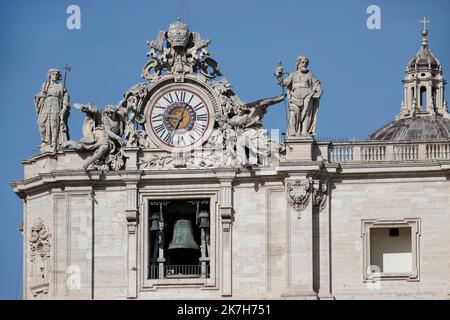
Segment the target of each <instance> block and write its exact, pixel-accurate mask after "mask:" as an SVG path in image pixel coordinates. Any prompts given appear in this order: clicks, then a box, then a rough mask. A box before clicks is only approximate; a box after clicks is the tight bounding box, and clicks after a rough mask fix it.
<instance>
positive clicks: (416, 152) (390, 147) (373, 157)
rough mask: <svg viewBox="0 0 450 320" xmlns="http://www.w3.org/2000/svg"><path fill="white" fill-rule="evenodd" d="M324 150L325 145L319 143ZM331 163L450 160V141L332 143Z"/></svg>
mask: <svg viewBox="0 0 450 320" xmlns="http://www.w3.org/2000/svg"><path fill="white" fill-rule="evenodd" d="M318 145H319V148H320V149H322V150H323V149H324V148H323V147H324V143H323V142H319V143H318ZM327 147H328V148H327V151H328V152H327V153H328V161H329V162H378V161H426V160H450V141H448V140H447V141H442V142H439V141H435V142H375V141H362V142H360V141H355V142H330V143H328V144H327Z"/></svg>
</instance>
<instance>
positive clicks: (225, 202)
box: [218, 170, 236, 297]
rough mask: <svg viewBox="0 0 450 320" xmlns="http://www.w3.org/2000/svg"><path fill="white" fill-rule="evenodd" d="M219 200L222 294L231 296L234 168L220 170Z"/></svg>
mask: <svg viewBox="0 0 450 320" xmlns="http://www.w3.org/2000/svg"><path fill="white" fill-rule="evenodd" d="M218 175H219V177H218V178H219V181H220V200H219V213H220V221H221V247H220V251H221V260H222V276H221V286H222V296H223V297H230V296H232V269H233V268H232V254H233V251H232V248H233V242H232V240H233V238H232V227H233V218H234V217H233V215H234V209H233V185H232V184H233V179H234V177H235V175H236V171H235V170H230V171H228V170H227V171H226V172H220V173H219V174H218Z"/></svg>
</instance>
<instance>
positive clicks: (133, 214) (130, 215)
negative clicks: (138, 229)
mask: <svg viewBox="0 0 450 320" xmlns="http://www.w3.org/2000/svg"><path fill="white" fill-rule="evenodd" d="M125 216H126V218H127V222H128V223H129V224H133V223H137V220H138V217H139V210H136V209H126V210H125Z"/></svg>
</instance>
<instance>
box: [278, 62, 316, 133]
mask: <svg viewBox="0 0 450 320" xmlns="http://www.w3.org/2000/svg"><path fill="white" fill-rule="evenodd" d="M308 64H309V60H308V58H307V57H305V56H299V57H298V58H297V63H296V69H297V70H296V71H295V72H292V73H290V74H289V75H288V77H287V78H286V79H284V78H283V68H282V67H281V66H280V67H278V68H277V70H276V73H275V75H276V77H277V83H278V84H279V85H281V86H283V87H286V88H287V93H288V100H289V110H288V137H291V138H293V137H294V138H295V137H300V136H312V135H314V134H315V131H316V122H317V110H318V108H319V100H320V97H321V96H322V93H323V92H322V88H321V85H320V81H319V80H317V79H316V78H315V77H314V75H313V74H312V73H311V72H309V70H308Z"/></svg>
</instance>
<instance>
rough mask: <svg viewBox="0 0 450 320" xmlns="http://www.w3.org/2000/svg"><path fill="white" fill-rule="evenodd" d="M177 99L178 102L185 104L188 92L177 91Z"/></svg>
mask: <svg viewBox="0 0 450 320" xmlns="http://www.w3.org/2000/svg"><path fill="white" fill-rule="evenodd" d="M175 99H176V100H177V101H178V102H185V99H186V91H175Z"/></svg>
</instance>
